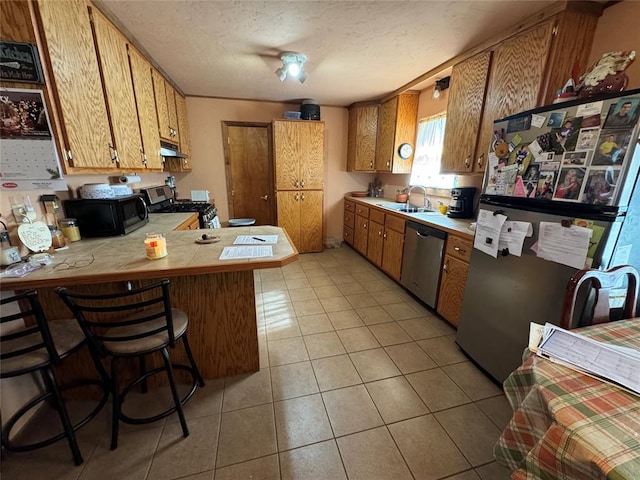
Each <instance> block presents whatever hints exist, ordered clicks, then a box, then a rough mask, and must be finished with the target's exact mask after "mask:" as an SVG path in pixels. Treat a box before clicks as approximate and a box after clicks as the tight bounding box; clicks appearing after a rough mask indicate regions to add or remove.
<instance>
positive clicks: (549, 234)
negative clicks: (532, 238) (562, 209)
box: [537, 222, 593, 269]
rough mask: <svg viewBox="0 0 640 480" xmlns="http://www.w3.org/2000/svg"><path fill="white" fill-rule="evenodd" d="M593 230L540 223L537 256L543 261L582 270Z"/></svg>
mask: <svg viewBox="0 0 640 480" xmlns="http://www.w3.org/2000/svg"><path fill="white" fill-rule="evenodd" d="M592 234H593V230H590V229H589V228H584V227H578V226H576V225H571V226H569V227H563V226H562V225H561V224H559V223H555V222H540V232H539V234H538V252H537V255H538V257H540V258H543V259H545V260H550V261H552V262H557V263H561V264H562V265H568V266H569V267H573V268H577V269H582V268H584V266H585V262H586V260H587V252H588V251H589V241H590V240H591V235H592Z"/></svg>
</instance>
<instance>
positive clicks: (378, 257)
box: [367, 221, 384, 267]
mask: <svg viewBox="0 0 640 480" xmlns="http://www.w3.org/2000/svg"><path fill="white" fill-rule="evenodd" d="M383 235H384V225H382V224H380V223H378V222H374V221H369V234H368V237H367V258H368V259H369V260H370V261H371V263H373V264H374V265H375V266H377V267H380V266H381V265H382V245H383Z"/></svg>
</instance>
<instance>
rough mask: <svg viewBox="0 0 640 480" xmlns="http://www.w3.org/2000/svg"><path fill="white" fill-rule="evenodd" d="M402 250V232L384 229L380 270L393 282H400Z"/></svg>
mask: <svg viewBox="0 0 640 480" xmlns="http://www.w3.org/2000/svg"><path fill="white" fill-rule="evenodd" d="M403 249H404V231H403V232H402V233H400V232H398V231H395V230H391V229H390V228H388V227H387V228H385V232H384V248H383V250H382V270H384V271H385V272H387V273H388V274H389V275H390V276H391V277H392V278H393V279H394V280H396V281H398V282H399V281H400V271H401V270H402V250H403Z"/></svg>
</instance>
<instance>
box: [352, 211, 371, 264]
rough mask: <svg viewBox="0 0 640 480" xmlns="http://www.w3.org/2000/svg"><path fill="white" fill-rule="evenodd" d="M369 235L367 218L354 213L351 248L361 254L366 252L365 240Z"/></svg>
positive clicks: (366, 240)
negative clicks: (354, 224) (354, 220)
mask: <svg viewBox="0 0 640 480" xmlns="http://www.w3.org/2000/svg"><path fill="white" fill-rule="evenodd" d="M368 237H369V219H368V218H365V217H363V216H361V215H356V226H355V228H354V229H353V248H355V249H356V250H357V251H359V252H360V253H361V254H363V255H366V254H367V242H368Z"/></svg>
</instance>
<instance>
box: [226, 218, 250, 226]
mask: <svg viewBox="0 0 640 480" xmlns="http://www.w3.org/2000/svg"><path fill="white" fill-rule="evenodd" d="M255 224H256V219H255V218H230V219H229V226H230V227H250V226H251V225H255Z"/></svg>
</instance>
